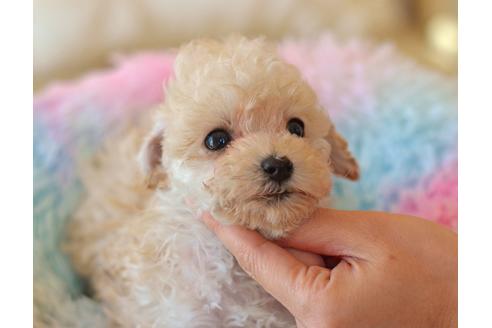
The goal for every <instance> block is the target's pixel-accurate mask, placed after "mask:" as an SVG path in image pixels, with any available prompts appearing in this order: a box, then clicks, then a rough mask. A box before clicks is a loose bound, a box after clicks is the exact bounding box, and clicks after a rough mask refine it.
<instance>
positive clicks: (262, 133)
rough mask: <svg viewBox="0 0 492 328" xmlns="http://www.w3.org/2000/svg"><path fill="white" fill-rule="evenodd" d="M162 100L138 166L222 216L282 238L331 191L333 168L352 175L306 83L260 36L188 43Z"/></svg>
mask: <svg viewBox="0 0 492 328" xmlns="http://www.w3.org/2000/svg"><path fill="white" fill-rule="evenodd" d="M166 97H167V98H166V101H165V104H164V106H163V108H162V110H161V111H160V112H159V115H160V116H159V117H157V119H156V125H155V128H154V130H153V131H151V133H150V135H149V137H148V138H147V141H146V143H145V145H144V146H143V148H142V152H141V156H140V158H141V161H142V167H143V168H144V171H145V172H146V173H147V175H148V176H149V182H150V184H151V185H153V186H158V185H159V184H160V183H161V182H162V181H163V179H166V181H167V182H166V183H167V187H168V188H174V189H177V190H181V191H183V192H185V193H186V194H187V197H189V198H191V199H192V201H194V202H202V201H203V200H204V199H207V202H208V206H209V207H211V208H210V209H211V210H212V211H213V213H214V214H215V216H216V217H218V218H219V219H221V220H225V221H228V222H232V223H237V224H242V225H244V226H246V227H248V228H251V229H256V230H258V231H260V232H261V233H262V234H263V235H265V236H266V237H269V238H278V237H282V236H284V235H285V234H287V233H288V232H289V231H291V230H292V229H294V228H296V227H297V226H298V225H299V224H300V222H301V221H302V220H303V219H304V218H307V217H308V216H309V215H310V214H311V213H312V212H313V211H314V209H315V208H316V206H317V205H318V202H319V201H320V200H321V199H322V198H324V197H325V196H327V195H328V193H329V191H330V189H331V184H332V180H331V175H332V174H333V173H334V174H338V175H341V176H344V177H347V178H349V179H352V180H355V179H357V178H358V167H357V163H356V161H355V160H354V158H353V157H352V155H351V154H350V152H349V151H348V149H347V143H346V142H345V140H344V139H343V138H342V137H341V136H340V135H339V134H338V133H337V131H336V130H335V128H334V127H333V125H332V123H331V121H330V120H329V118H328V117H327V116H326V114H324V112H323V110H322V109H321V108H320V106H319V104H318V102H317V98H316V96H315V94H314V92H313V90H312V89H311V88H310V87H309V86H308V85H307V84H306V83H305V82H304V81H303V80H302V78H301V76H300V74H299V72H298V71H297V69H296V68H294V67H293V66H292V65H289V64H287V63H285V62H283V61H282V60H281V59H280V58H279V57H278V56H277V55H276V52H275V50H274V49H271V48H269V46H268V45H266V43H265V42H263V41H262V40H247V39H244V38H235V39H229V40H227V41H225V42H218V41H211V40H199V41H194V42H192V43H190V44H188V45H187V46H185V47H183V48H182V49H181V50H180V52H179V54H178V56H177V59H176V63H175V78H174V79H173V80H172V81H171V82H170V83H169V84H168V88H167V93H166ZM163 122H165V126H164V124H163Z"/></svg>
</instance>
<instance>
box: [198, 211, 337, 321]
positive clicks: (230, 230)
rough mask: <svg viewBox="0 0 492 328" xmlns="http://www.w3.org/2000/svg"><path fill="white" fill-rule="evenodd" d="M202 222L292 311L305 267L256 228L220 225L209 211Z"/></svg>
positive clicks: (250, 273) (251, 273)
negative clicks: (253, 229) (254, 229)
mask: <svg viewBox="0 0 492 328" xmlns="http://www.w3.org/2000/svg"><path fill="white" fill-rule="evenodd" d="M203 221H204V222H205V224H206V225H207V226H208V227H209V228H210V229H211V230H212V231H214V232H215V234H216V235H217V237H218V238H219V239H220V240H221V241H222V243H223V244H224V246H225V247H226V248H227V249H228V250H229V251H230V252H231V253H232V254H233V255H234V257H235V258H236V259H237V261H238V263H239V265H240V266H241V267H242V268H243V269H244V270H245V271H246V272H247V273H248V274H249V275H251V276H252V277H253V279H255V280H256V281H258V283H259V284H260V285H261V286H263V288H265V290H266V291H267V292H268V293H270V294H271V295H272V296H273V297H275V298H276V299H277V300H278V301H279V302H280V303H282V304H283V305H284V306H285V307H286V308H287V309H288V310H289V311H291V312H293V311H295V309H296V308H297V305H296V304H295V300H297V299H298V297H299V295H294V293H299V288H296V286H298V285H299V284H302V283H303V281H302V279H303V278H304V274H305V273H306V271H307V269H308V266H306V265H305V264H304V263H302V262H300V261H298V260H297V259H296V258H295V257H294V256H293V255H291V254H290V253H289V252H288V251H287V250H285V249H283V248H281V247H279V246H278V245H276V244H274V243H273V242H271V241H269V240H266V239H265V238H263V237H262V236H261V235H260V234H258V233H257V232H256V231H251V230H248V229H246V228H244V227H240V226H236V225H221V224H220V223H219V222H217V221H215V220H214V219H213V218H212V217H211V216H210V214H204V216H203ZM326 270H327V272H329V271H328V269H326Z"/></svg>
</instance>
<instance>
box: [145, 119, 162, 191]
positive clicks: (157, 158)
mask: <svg viewBox="0 0 492 328" xmlns="http://www.w3.org/2000/svg"><path fill="white" fill-rule="evenodd" d="M163 140H164V127H163V125H162V124H160V123H157V124H156V125H155V126H154V128H153V129H152V131H151V132H150V133H149V134H148V135H147V137H146V138H145V140H144V143H143V145H142V147H141V148H140V152H139V154H138V161H139V164H140V169H141V170H142V172H143V174H144V175H145V177H146V184H147V186H148V187H149V188H152V189H155V188H161V187H164V186H165V182H166V172H165V170H164V166H163V165H162V141H163Z"/></svg>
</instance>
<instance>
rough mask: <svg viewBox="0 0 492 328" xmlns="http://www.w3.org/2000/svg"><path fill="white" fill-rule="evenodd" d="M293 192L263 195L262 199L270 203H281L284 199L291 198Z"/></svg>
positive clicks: (286, 191)
mask: <svg viewBox="0 0 492 328" xmlns="http://www.w3.org/2000/svg"><path fill="white" fill-rule="evenodd" d="M292 193H293V192H292V191H288V190H285V191H280V192H273V193H268V194H263V195H261V196H260V198H262V199H264V200H266V201H268V202H280V201H282V200H284V199H287V198H289V197H290V196H291V195H292Z"/></svg>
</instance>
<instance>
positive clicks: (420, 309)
mask: <svg viewBox="0 0 492 328" xmlns="http://www.w3.org/2000/svg"><path fill="white" fill-rule="evenodd" d="M203 220H204V222H205V223H206V224H207V226H208V227H209V228H210V229H212V230H213V231H214V232H215V233H216V235H217V236H218V238H219V239H220V240H221V241H222V242H223V243H224V245H225V247H227V248H228V249H229V251H230V252H231V253H232V254H233V255H234V256H235V257H236V259H237V261H238V263H239V264H240V265H241V267H242V268H243V269H244V270H245V271H246V272H247V273H248V274H249V275H251V276H252V277H253V279H255V280H256V281H258V283H259V284H260V285H262V286H263V287H264V288H265V290H266V291H267V292H269V293H270V294H271V295H272V296H273V297H275V298H276V299H277V300H278V301H279V302H281V303H282V304H283V305H284V306H285V307H286V308H287V309H288V310H289V311H290V312H291V313H292V315H293V316H294V317H295V319H296V323H297V325H298V327H378V328H381V327H433V328H434V327H455V326H457V262H458V260H457V243H458V242H457V235H456V234H455V233H454V232H452V231H450V230H447V229H446V228H444V227H441V226H439V225H437V224H435V223H432V222H430V221H426V220H423V219H419V218H415V217H410V216H405V215H395V214H389V213H381V212H361V211H337V210H329V209H319V210H317V212H316V213H315V214H314V215H313V217H312V218H310V219H309V220H307V222H306V223H305V224H304V225H302V226H301V227H299V228H298V229H297V230H296V231H294V232H293V233H292V234H291V235H290V236H289V237H288V238H286V239H284V240H280V241H276V242H272V241H269V240H266V239H264V238H263V237H262V236H261V235H260V234H258V233H257V232H255V231H251V230H247V229H245V228H243V227H240V226H234V225H221V224H220V223H218V222H217V221H215V220H214V219H213V218H212V217H211V216H210V215H209V214H205V215H204V217H203ZM291 249H293V250H291ZM317 254H318V255H317ZM320 255H321V256H323V257H321V256H320ZM326 256H329V257H337V258H339V259H340V262H339V263H338V265H336V266H335V267H334V268H332V269H329V268H327V267H325V262H324V261H323V258H325V259H326Z"/></svg>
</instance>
